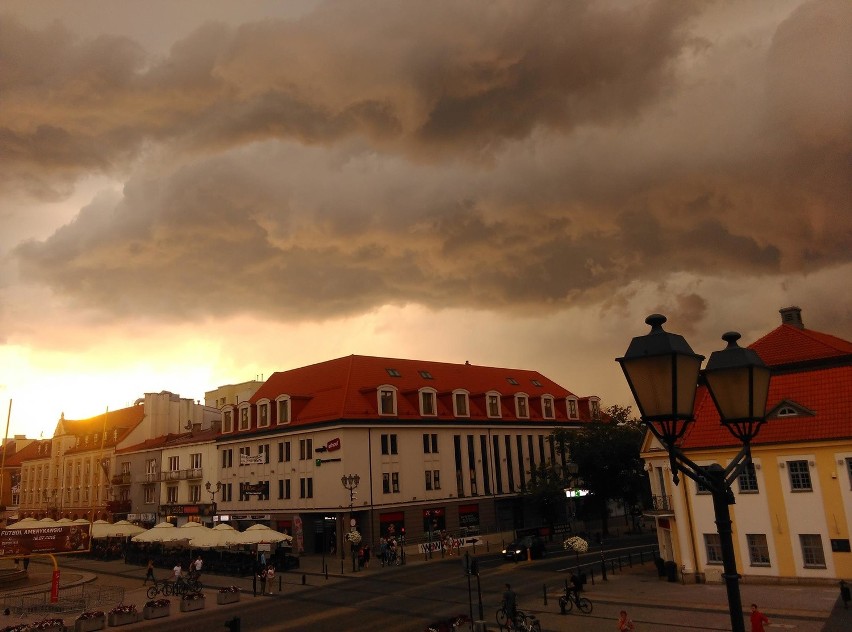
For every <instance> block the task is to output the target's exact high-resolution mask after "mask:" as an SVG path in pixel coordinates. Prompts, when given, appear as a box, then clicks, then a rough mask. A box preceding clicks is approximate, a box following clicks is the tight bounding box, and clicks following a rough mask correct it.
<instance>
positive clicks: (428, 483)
mask: <svg viewBox="0 0 852 632" xmlns="http://www.w3.org/2000/svg"><path fill="white" fill-rule="evenodd" d="M426 490H427V491H431V490H432V470H426Z"/></svg>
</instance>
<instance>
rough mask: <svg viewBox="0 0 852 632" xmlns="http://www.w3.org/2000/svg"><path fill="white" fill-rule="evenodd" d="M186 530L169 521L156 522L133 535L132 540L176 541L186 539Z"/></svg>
mask: <svg viewBox="0 0 852 632" xmlns="http://www.w3.org/2000/svg"><path fill="white" fill-rule="evenodd" d="M187 539H189V535H187V532H186V530H184V531H181V530H180V529H178V528H177V527H175V526H174V525H173V524H172V523H171V522H158V523H157V524H155V525H154V526H153V527H151V528H150V529H148V530H147V531H144V532H142V533H140V534H139V535H135V536H133V538H132V540H133V542H176V541H178V540H187Z"/></svg>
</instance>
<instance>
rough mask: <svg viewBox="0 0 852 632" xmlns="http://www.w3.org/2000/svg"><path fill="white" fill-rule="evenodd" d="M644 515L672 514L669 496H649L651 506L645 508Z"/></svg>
mask: <svg viewBox="0 0 852 632" xmlns="http://www.w3.org/2000/svg"><path fill="white" fill-rule="evenodd" d="M645 515H646V516H674V506H673V505H672V497H671V496H651V506H650V507H648V508H646V509H645Z"/></svg>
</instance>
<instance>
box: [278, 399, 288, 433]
mask: <svg viewBox="0 0 852 632" xmlns="http://www.w3.org/2000/svg"><path fill="white" fill-rule="evenodd" d="M275 403H276V406H277V408H278V425H279V426H280V425H281V424H289V423H290V396H289V395H281V396H280V397H278V399H276V400H275Z"/></svg>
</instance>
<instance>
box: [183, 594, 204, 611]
mask: <svg viewBox="0 0 852 632" xmlns="http://www.w3.org/2000/svg"><path fill="white" fill-rule="evenodd" d="M193 610H204V597H202V598H201V599H181V600H180V611H181V612H192V611H193Z"/></svg>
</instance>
